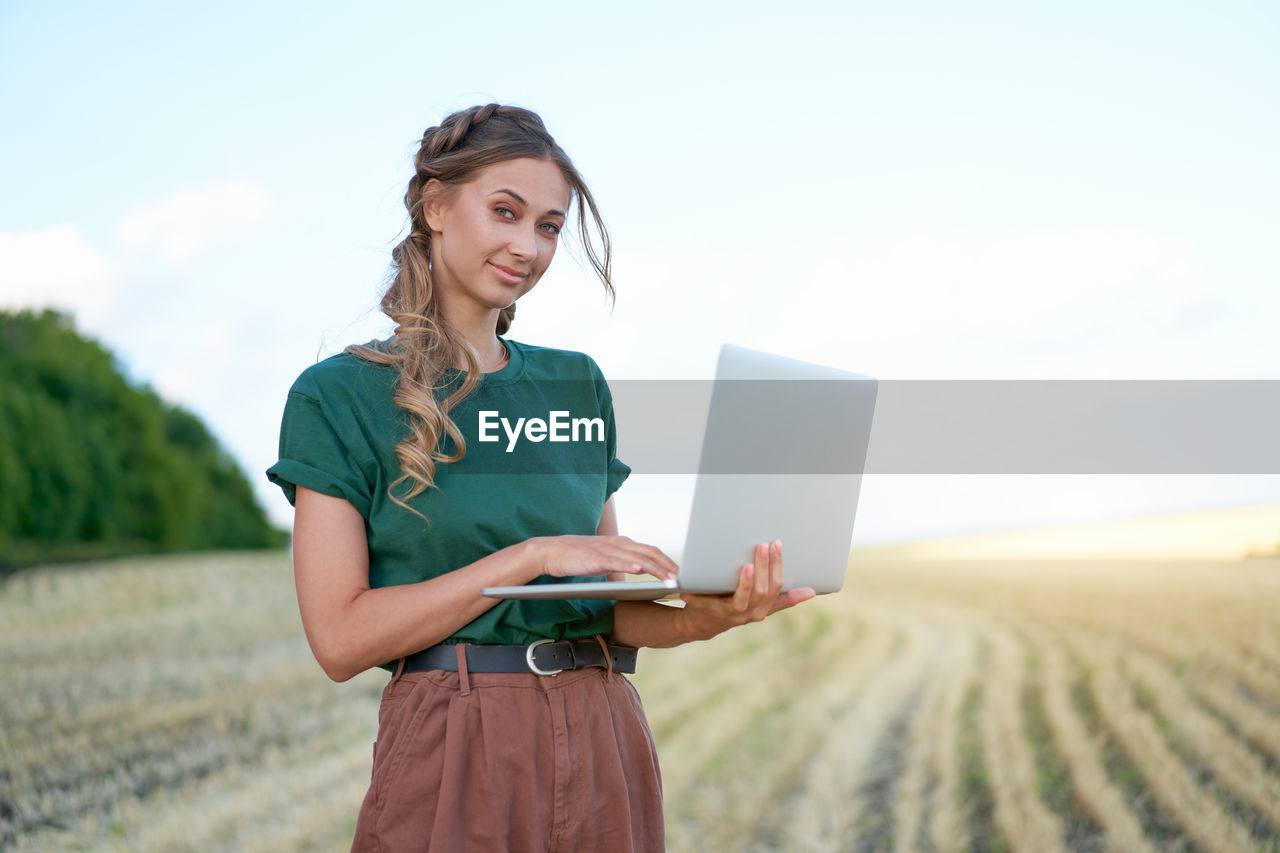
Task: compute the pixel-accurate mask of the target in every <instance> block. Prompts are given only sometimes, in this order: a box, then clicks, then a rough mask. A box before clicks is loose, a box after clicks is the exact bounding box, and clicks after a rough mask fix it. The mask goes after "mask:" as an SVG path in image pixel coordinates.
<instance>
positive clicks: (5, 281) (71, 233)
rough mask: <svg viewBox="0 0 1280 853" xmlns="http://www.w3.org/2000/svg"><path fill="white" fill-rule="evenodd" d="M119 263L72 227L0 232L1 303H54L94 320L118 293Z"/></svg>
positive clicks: (35, 305)
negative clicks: (92, 244)
mask: <svg viewBox="0 0 1280 853" xmlns="http://www.w3.org/2000/svg"><path fill="white" fill-rule="evenodd" d="M118 278H119V270H118V267H117V265H116V263H115V262H114V261H113V260H112V259H111V258H109V257H108V256H106V255H104V254H103V253H101V252H99V251H98V250H97V249H94V248H93V247H92V246H90V245H89V244H88V242H87V241H86V240H85V239H84V237H83V236H82V235H81V234H80V232H79V230H78V229H77V228H76V227H75V226H73V225H53V226H50V227H48V228H41V229H39V230H37V231H25V232H19V233H3V232H0V305H3V306H4V307H6V308H42V307H54V308H59V309H62V310H64V311H69V312H71V313H73V314H74V315H75V316H76V318H77V319H79V320H83V321H85V322H88V323H93V322H95V321H96V320H99V319H101V318H102V317H103V316H104V315H105V314H106V312H107V311H108V310H109V309H110V307H111V305H112V303H113V301H114V300H115V298H116V295H117V290H118V288H117V281H118Z"/></svg>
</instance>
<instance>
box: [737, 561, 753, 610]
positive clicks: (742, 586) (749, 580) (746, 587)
mask: <svg viewBox="0 0 1280 853" xmlns="http://www.w3.org/2000/svg"><path fill="white" fill-rule="evenodd" d="M754 576H755V568H754V567H753V566H752V565H751V564H750V563H744V564H743V566H742V568H741V569H740V570H739V571H738V586H737V588H736V589H735V590H734V591H733V609H734V610H736V611H738V612H739V613H745V612H746V610H747V606H748V605H750V603H751V588H752V584H753V581H754Z"/></svg>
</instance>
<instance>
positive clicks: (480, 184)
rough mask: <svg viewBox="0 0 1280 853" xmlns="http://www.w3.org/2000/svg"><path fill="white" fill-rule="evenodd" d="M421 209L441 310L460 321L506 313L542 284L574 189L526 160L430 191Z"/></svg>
mask: <svg viewBox="0 0 1280 853" xmlns="http://www.w3.org/2000/svg"><path fill="white" fill-rule="evenodd" d="M432 189H435V191H434V192H432V191H431V190H432ZM423 209H424V213H425V215H426V221H427V226H428V227H429V228H430V229H431V246H432V250H431V259H432V260H431V263H432V269H431V272H432V278H433V279H434V280H435V284H436V289H437V293H438V295H439V297H440V299H441V305H442V307H443V308H444V309H445V310H446V311H447V312H449V313H451V314H455V316H457V318H458V319H461V318H462V316H463V314H473V312H477V311H478V312H480V313H483V312H485V311H487V310H492V311H495V312H496V311H499V310H501V309H503V308H506V307H507V306H508V305H510V304H511V303H513V302H515V301H516V300H517V299H519V298H520V297H521V296H523V295H524V294H526V293H528V292H529V291H530V290H532V289H533V286H534V285H535V284H537V283H538V279H540V278H542V274H543V273H544V272H546V270H547V267H548V265H550V263H551V258H552V257H553V256H554V255H555V253H556V245H557V244H558V243H559V240H560V230H561V229H562V228H563V227H564V224H565V213H566V211H567V210H568V209H569V185H568V184H567V183H565V180H564V176H563V175H562V174H561V173H560V167H558V166H556V165H555V164H554V163H552V162H551V161H549V160H537V159H534V158H532V157H522V158H520V159H518V160H508V161H506V162H503V163H495V164H493V165H492V166H487V167H486V168H484V169H482V170H481V171H480V172H479V173H478V174H477V175H476V177H474V178H473V179H472V180H470V181H468V182H467V183H465V184H462V185H460V186H456V187H454V188H453V189H452V191H447V190H445V189H444V188H443V187H440V186H439V185H438V184H428V194H427V196H426V200H425V201H424V202H423ZM456 312H462V314H457V313H456Z"/></svg>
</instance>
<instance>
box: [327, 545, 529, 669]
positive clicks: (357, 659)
mask: <svg viewBox="0 0 1280 853" xmlns="http://www.w3.org/2000/svg"><path fill="white" fill-rule="evenodd" d="M529 548H530V545H529V543H521V544H520V545H513V546H511V547H510V548H504V549H503V550H501V551H497V552H495V553H493V554H490V555H489V556H487V557H484V558H483V559H481V560H477V561H476V562H474V563H472V564H470V565H468V566H463V567H462V568H459V569H456V570H454V571H451V572H447V573H446V574H443V575H441V576H439V577H436V578H432V579H431V580H427V581H422V582H419V583H414V584H405V585H402V586H387V587H380V588H376V589H364V590H361V591H360V592H359V593H357V594H356V595H354V596H353V597H351V598H350V599H349V600H348V601H346V602H343V603H340V604H338V605H337V606H336V607H334V608H333V609H331V610H330V611H328V613H327V614H325V617H323V618H318V619H316V620H313V621H315V622H317V623H321V622H322V623H323V624H313V625H307V626H304V627H306V628H307V638H308V640H310V642H311V648H312V651H313V652H314V653H315V656H316V660H317V661H319V663H320V665H321V667H322V668H323V669H324V670H325V672H326V674H328V675H329V677H330V678H332V679H334V680H335V681H345V680H347V679H348V678H351V677H352V676H354V675H356V674H358V673H361V672H363V671H364V670H366V669H369V668H371V667H374V666H377V665H379V664H382V663H386V662H388V661H392V660H396V659H398V658H401V657H404V656H405V655H408V654H412V653H413V652H416V651H419V650H420V649H424V648H427V647H428V646H433V645H435V644H437V643H440V642H442V641H443V640H445V639H447V638H448V637H450V636H452V635H453V634H454V633H456V632H457V631H458V630H459V629H460V628H462V627H463V626H465V625H467V624H468V623H469V622H471V621H473V620H474V619H477V618H479V617H480V616H481V615H483V614H484V612H485V611H487V610H489V609H490V608H491V607H493V606H494V605H495V604H497V603H498V602H497V600H496V599H492V598H486V597H484V596H482V595H481V594H480V590H481V589H483V588H484V587H486V586H507V585H518V584H523V583H527V582H528V581H530V580H532V579H533V577H536V575H537V572H536V570H535V569H533V568H531V566H532V565H533V563H532V561H531V558H530V555H529V553H528V552H529ZM304 615H305V612H304ZM304 621H305V620H304Z"/></svg>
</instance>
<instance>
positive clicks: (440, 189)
mask: <svg viewBox="0 0 1280 853" xmlns="http://www.w3.org/2000/svg"><path fill="white" fill-rule="evenodd" d="M447 196H448V193H446V192H445V186H444V184H442V183H440V181H439V180H437V179H436V178H432V179H431V180H429V181H427V183H426V185H425V186H423V188H422V200H421V202H420V204H421V205H422V219H423V221H424V222H426V223H427V227H428V228H430V229H431V230H432V231H438V232H440V233H444V209H445V206H446V202H447V201H448V199H447Z"/></svg>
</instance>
